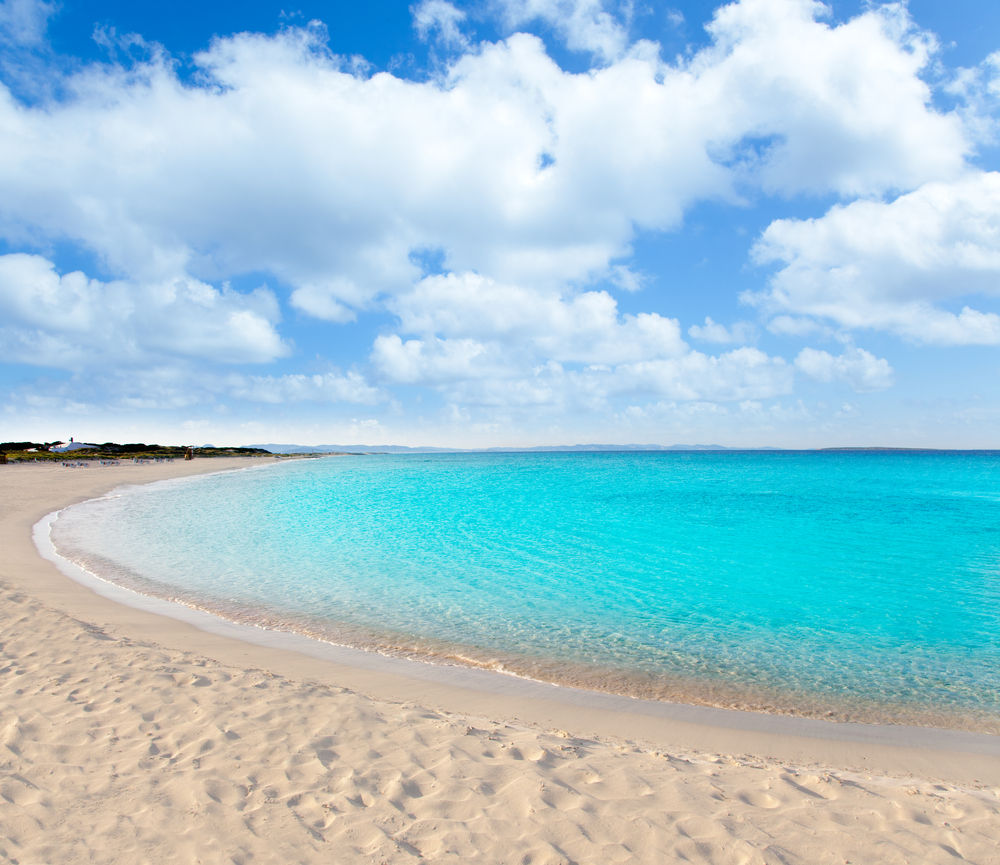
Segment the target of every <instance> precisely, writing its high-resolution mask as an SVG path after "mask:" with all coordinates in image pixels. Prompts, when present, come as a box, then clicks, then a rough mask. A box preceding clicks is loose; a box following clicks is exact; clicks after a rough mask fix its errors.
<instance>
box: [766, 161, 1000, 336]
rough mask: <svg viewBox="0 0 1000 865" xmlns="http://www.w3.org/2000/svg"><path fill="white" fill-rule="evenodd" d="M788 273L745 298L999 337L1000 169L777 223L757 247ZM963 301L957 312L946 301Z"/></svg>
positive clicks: (924, 331)
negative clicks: (992, 305)
mask: <svg viewBox="0 0 1000 865" xmlns="http://www.w3.org/2000/svg"><path fill="white" fill-rule="evenodd" d="M754 254H755V256H756V259H757V260H758V261H759V262H761V263H771V262H778V263H780V264H781V269H780V270H779V271H778V272H777V273H776V274H775V275H774V277H773V278H772V279H771V282H770V287H769V290H768V291H767V292H766V293H763V294H759V295H753V296H748V298H747V299H748V300H750V301H751V302H753V303H757V304H759V305H762V306H764V307H765V308H767V309H770V310H773V311H776V312H777V311H784V312H792V313H796V314H799V315H807V316H815V317H818V318H826V319H832V320H833V321H835V322H836V323H837V324H839V325H841V326H843V327H847V328H875V329H881V330H887V331H891V332H894V333H898V334H900V335H902V336H904V337H907V338H909V339H912V340H915V341H918V342H925V343H936V344H941V345H960V344H997V343H1000V316H998V315H997V314H996V313H994V312H992V311H979V310H977V309H975V308H972V307H971V306H969V305H968V304H967V303H965V300H966V299H968V298H970V297H976V296H978V297H980V298H983V299H986V298H989V299H991V300H993V299H995V298H997V297H1000V174H998V173H995V172H989V173H982V172H970V173H968V174H967V175H965V176H964V177H962V178H961V179H959V180H956V181H953V182H949V183H943V182H939V183H927V184H925V185H923V186H921V187H920V188H919V189H917V190H915V191H914V192H911V193H908V194H906V195H902V196H900V197H898V198H897V199H895V200H894V201H892V202H888V203H883V202H879V201H856V202H853V203H851V204H848V205H843V206H835V207H833V208H831V209H830V211H828V212H827V214H826V215H825V216H823V217H821V218H818V219H809V220H791V219H786V220H778V221H776V222H773V223H772V224H771V225H770V226H768V228H767V230H766V231H765V232H764V233H763V235H762V236H761V238H760V240H759V241H758V243H757V245H756V247H755V252H754ZM956 303H958V304H961V308H960V309H959V310H958V311H957V312H954V311H951V310H949V309H948V308H947V307H946V306H943V305H944V304H952V305H954V304H956Z"/></svg>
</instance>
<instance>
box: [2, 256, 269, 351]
mask: <svg viewBox="0 0 1000 865" xmlns="http://www.w3.org/2000/svg"><path fill="white" fill-rule="evenodd" d="M0 313H2V315H3V324H2V325H0V347H2V349H3V354H4V356H5V358H6V359H7V360H16V361H19V362H21V363H33V364H40V365H45V366H55V367H61V368H67V369H73V368H76V367H79V366H81V365H82V366H93V365H95V364H100V363H109V362H114V363H149V362H153V361H155V360H157V359H163V358H171V357H177V356H181V357H188V358H201V359H207V360H213V361H220V362H232V363H246V362H265V361H270V360H274V359H275V358H277V357H280V356H282V355H284V354H286V353H287V347H286V346H285V345H284V343H283V342H282V340H281V338H280V336H279V335H278V333H277V331H276V330H275V328H274V323H275V321H276V320H277V318H278V309H277V303H276V302H275V299H274V296H273V295H272V294H271V293H270V292H269V291H267V290H265V289H258V290H257V291H254V292H251V293H250V294H240V293H238V292H235V291H232V290H230V289H229V288H227V287H223V288H221V289H217V288H214V287H212V286H211V285H208V284H206V283H203V282H200V281H198V280H195V279H192V278H191V277H187V276H177V277H175V278H173V279H164V280H161V281H157V282H150V283H144V284H142V283H134V282H129V281H124V280H118V281H114V282H101V281H99V280H95V279H88V278H87V277H86V276H85V275H84V274H83V273H81V272H79V271H74V272H72V273H67V274H64V275H60V274H59V273H57V272H56V269H55V266H54V265H53V264H52V263H51V262H50V261H48V260H47V259H45V258H42V257H41V256H37V255H25V254H22V253H12V254H10V255H3V256H0Z"/></svg>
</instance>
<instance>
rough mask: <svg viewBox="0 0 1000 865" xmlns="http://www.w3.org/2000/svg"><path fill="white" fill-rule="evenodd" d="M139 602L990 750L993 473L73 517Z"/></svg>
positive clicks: (407, 466) (497, 491) (496, 480)
mask: <svg viewBox="0 0 1000 865" xmlns="http://www.w3.org/2000/svg"><path fill="white" fill-rule="evenodd" d="M53 540H54V541H55V543H56V545H57V547H58V548H59V549H60V550H61V551H62V552H63V554H64V555H67V556H68V557H70V558H73V559H75V560H77V561H78V562H81V563H83V564H85V565H86V566H87V567H89V568H90V569H91V570H94V571H96V572H97V573H99V574H100V575H102V576H104V577H106V578H109V579H112V580H113V581H115V582H120V583H124V584H126V585H130V586H132V587H134V588H138V589H140V590H141V591H145V592H148V593H151V594H157V595H160V596H165V597H172V598H178V599H181V600H183V601H185V602H187V603H192V604H195V605H198V606H201V607H204V608H208V609H212V610H215V611H217V612H219V613H221V614H223V615H225V616H228V617H230V618H234V619H237V620H243V621H250V622H256V623H258V624H262V625H266V626H269V627H279V628H286V629H292V630H297V631H301V632H303V633H307V634H311V635H314V636H318V637H321V638H324V639H330V640H333V641H336V642H342V643H348V644H354V645H363V646H369V647H375V648H378V649H380V650H382V651H386V652H390V653H402V654H410V655H415V656H418V657H424V658H429V659H438V660H441V659H447V660H451V661H460V662H463V663H470V664H477V665H483V666H488V667H495V668H497V669H503V670H507V671H511V672H515V673H519V674H523V675H527V676H532V677H535V678H541V679H545V680H549V681H556V682H563V683H572V684H578V685H582V686H585V687H591V688H597V689H603V690H610V691H616V692H619V693H627V694H633V695H636V696H644V697H653V698H661V699H679V700H686V701H693V702H703V703H713V704H717V705H725V706H741V707H750V708H756V709H761V710H765V711H775V712H788V713H795V714H803V715H812V716H827V717H833V718H838V719H848V718H852V719H859V720H883V721H885V720H888V721H900V722H910V723H927V724H935V725H944V726H957V727H966V728H971V729H982V730H990V731H1000V455H998V454H994V453H975V454H972V453H950V454H930V453H888V454H886V453H882V454H880V453H767V452H765V453H725V452H724V453H568V454H566V453H550V454H471V455H466V454H461V455H434V456H415V455H406V456H358V457H339V458H331V459H324V460H310V461H298V462H292V463H286V464H284V465H282V466H278V467H275V468H273V469H272V468H263V469H255V470H249V471H242V472H230V473H225V474H218V475H209V476H202V477H198V478H191V479H186V480H183V481H171V482H167V483H162V484H156V485H152V486H148V487H139V488H134V489H130V490H128V491H126V492H124V493H122V494H119V495H116V496H112V497H108V498H104V499H99V500H95V501H93V502H89V503H86V504H83V505H80V506H77V507H75V508H71V509H69V510H68V511H65V512H64V514H63V515H62V516H61V517H60V519H59V520H57V522H56V523H55V526H54V529H53Z"/></svg>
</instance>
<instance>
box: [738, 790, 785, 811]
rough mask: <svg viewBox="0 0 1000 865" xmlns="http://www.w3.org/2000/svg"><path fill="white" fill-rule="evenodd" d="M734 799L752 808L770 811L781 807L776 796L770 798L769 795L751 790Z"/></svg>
mask: <svg viewBox="0 0 1000 865" xmlns="http://www.w3.org/2000/svg"><path fill="white" fill-rule="evenodd" d="M736 798H737V799H739V800H740V801H741V802H743V803H745V804H747V805H750V806H751V807H753V808H764V809H767V810H771V809H773V808H780V807H781V800H780V799H779V798H778V797H777V796H772V795H771V794H770V793H764V792H763V791H760V790H751V791H750V792H749V793H740V794H739V795H738V796H737V797H736Z"/></svg>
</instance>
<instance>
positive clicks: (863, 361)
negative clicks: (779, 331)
mask: <svg viewBox="0 0 1000 865" xmlns="http://www.w3.org/2000/svg"><path fill="white" fill-rule="evenodd" d="M795 366H796V368H797V369H799V370H800V371H801V372H803V373H805V374H806V375H807V376H809V377H810V378H814V379H816V380H817V381H823V382H829V381H843V382H846V383H847V384H849V385H850V386H851V387H852V388H854V390H856V391H859V392H863V391H872V390H884V389H885V388H887V387H890V386H891V385H892V379H893V371H892V367H891V366H889V362H888V361H887V360H886V359H885V358H881V357H875V355H873V354H871V353H870V352H867V351H865V350H864V349H863V348H856V347H850V348H847V349H845V350H844V352H843V353H842V354H840V355H838V356H834V355H832V354H830V353H829V352H826V351H820V350H818V349H815V348H804V349H802V351H800V352H799V354H798V356H797V357H796V358H795Z"/></svg>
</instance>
